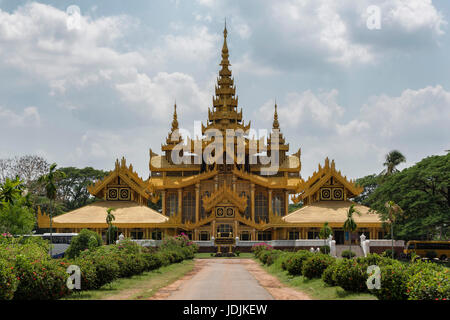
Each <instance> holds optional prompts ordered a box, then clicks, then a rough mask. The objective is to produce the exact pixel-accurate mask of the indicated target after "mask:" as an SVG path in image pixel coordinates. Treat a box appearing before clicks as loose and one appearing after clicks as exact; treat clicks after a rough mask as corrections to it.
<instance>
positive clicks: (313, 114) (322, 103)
mask: <svg viewBox="0 0 450 320" xmlns="http://www.w3.org/2000/svg"><path fill="white" fill-rule="evenodd" d="M337 96H338V91H337V90H335V89H334V90H330V91H328V92H320V93H318V94H315V93H313V92H312V91H311V90H307V91H304V92H302V93H300V94H299V93H296V92H292V93H288V94H287V96H286V101H288V102H287V104H286V105H283V106H281V105H279V111H278V113H279V116H280V119H281V120H282V121H283V122H285V123H287V124H288V125H289V126H292V127H294V126H301V125H304V124H306V123H309V124H314V125H317V126H320V127H328V126H330V124H332V123H334V122H335V121H336V120H337V119H339V118H340V117H341V116H342V114H343V112H344V108H343V107H341V106H340V105H339V104H338V103H337Z"/></svg>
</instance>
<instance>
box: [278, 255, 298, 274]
mask: <svg viewBox="0 0 450 320" xmlns="http://www.w3.org/2000/svg"><path fill="white" fill-rule="evenodd" d="M294 254H295V253H294V252H285V253H284V254H283V255H282V256H281V257H280V259H281V262H280V265H281V269H283V270H287V264H288V261H290V259H291V258H292V257H293V256H294Z"/></svg>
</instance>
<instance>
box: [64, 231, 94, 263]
mask: <svg viewBox="0 0 450 320" xmlns="http://www.w3.org/2000/svg"><path fill="white" fill-rule="evenodd" d="M101 245H102V238H101V237H100V235H99V234H98V233H97V232H95V231H91V230H88V229H83V230H81V231H80V233H79V234H78V235H77V236H76V237H73V239H72V241H71V242H70V245H69V247H68V248H67V250H66V252H65V255H66V256H67V257H68V258H70V259H73V258H75V257H77V256H79V255H80V252H81V251H83V250H86V249H89V250H93V249H95V248H96V247H100V246H101Z"/></svg>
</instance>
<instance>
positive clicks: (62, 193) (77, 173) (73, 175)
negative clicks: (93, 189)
mask: <svg viewBox="0 0 450 320" xmlns="http://www.w3.org/2000/svg"><path fill="white" fill-rule="evenodd" d="M59 171H61V172H64V174H65V177H64V178H62V179H60V180H59V181H58V186H57V187H58V194H59V197H60V199H61V201H62V204H63V205H64V209H65V211H68V210H75V209H77V208H80V207H82V206H85V205H87V204H89V203H92V202H94V201H95V197H93V196H92V195H91V194H90V193H89V191H88V190H87V187H88V186H89V185H91V184H94V183H95V182H97V181H98V180H99V179H102V178H104V177H105V176H106V175H107V174H108V172H107V171H103V170H97V169H94V168H92V167H86V168H83V169H79V168H75V167H66V168H60V169H59Z"/></svg>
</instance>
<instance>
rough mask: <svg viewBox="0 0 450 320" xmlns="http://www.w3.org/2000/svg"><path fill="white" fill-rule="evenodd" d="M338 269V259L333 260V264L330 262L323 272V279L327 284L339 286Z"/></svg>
mask: <svg viewBox="0 0 450 320" xmlns="http://www.w3.org/2000/svg"><path fill="white" fill-rule="evenodd" d="M336 270H337V262H336V260H334V261H333V263H332V264H330V265H329V266H328V267H327V268H326V269H325V270H324V271H323V273H322V280H323V282H325V283H326V284H327V285H329V286H331V287H334V286H337V283H336V276H335V275H336Z"/></svg>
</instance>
